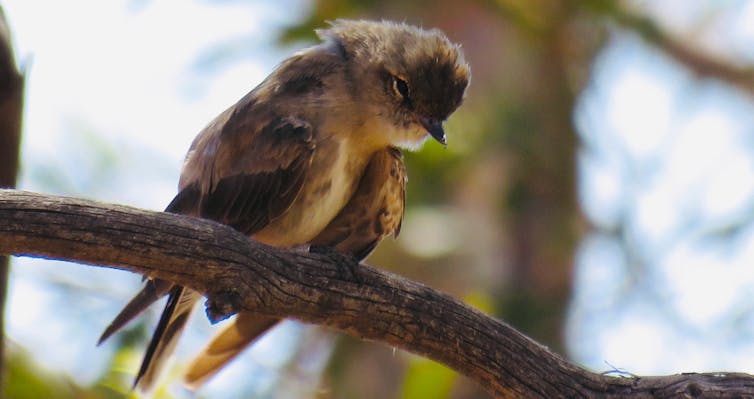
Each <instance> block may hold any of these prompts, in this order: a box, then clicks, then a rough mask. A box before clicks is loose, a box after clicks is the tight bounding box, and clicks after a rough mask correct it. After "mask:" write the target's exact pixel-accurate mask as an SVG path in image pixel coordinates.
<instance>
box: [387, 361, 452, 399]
mask: <svg viewBox="0 0 754 399" xmlns="http://www.w3.org/2000/svg"><path fill="white" fill-rule="evenodd" d="M457 378H458V374H457V373H456V372H455V371H453V370H451V369H449V368H447V367H445V366H443V365H442V364H440V363H437V362H433V361H431V360H427V359H424V358H419V357H414V358H412V360H411V361H410V364H409V366H408V369H407V370H406V375H405V379H404V380H403V389H402V391H401V397H403V398H406V399H411V398H447V397H450V393H451V391H452V390H453V386H454V383H455V381H456V379H457Z"/></svg>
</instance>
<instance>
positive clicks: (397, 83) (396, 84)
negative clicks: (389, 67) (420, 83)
mask: <svg viewBox="0 0 754 399" xmlns="http://www.w3.org/2000/svg"><path fill="white" fill-rule="evenodd" d="M393 90H394V91H395V94H396V95H399V96H401V97H402V98H403V99H404V100H405V99H408V84H406V81H405V80H403V79H401V78H399V77H397V76H393Z"/></svg>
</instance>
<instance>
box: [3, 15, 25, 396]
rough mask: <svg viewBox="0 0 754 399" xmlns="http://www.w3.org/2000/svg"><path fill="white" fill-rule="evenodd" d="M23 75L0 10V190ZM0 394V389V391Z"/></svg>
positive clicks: (14, 151)
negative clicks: (17, 64) (17, 65)
mask: <svg viewBox="0 0 754 399" xmlns="http://www.w3.org/2000/svg"><path fill="white" fill-rule="evenodd" d="M23 83H24V78H23V75H21V73H20V72H19V71H18V69H17V68H16V61H15V57H14V56H13V46H12V45H11V39H10V31H9V29H8V24H7V21H6V19H5V13H4V12H3V9H2V7H0V187H15V186H16V176H17V175H18V159H19V144H20V142H21V114H22V111H23V92H24V84H23ZM9 267H10V259H9V258H8V257H7V256H0V387H2V386H4V382H5V378H4V376H5V367H4V366H5V317H3V314H4V312H5V301H6V296H7V290H8V271H9ZM0 392H1V390H0Z"/></svg>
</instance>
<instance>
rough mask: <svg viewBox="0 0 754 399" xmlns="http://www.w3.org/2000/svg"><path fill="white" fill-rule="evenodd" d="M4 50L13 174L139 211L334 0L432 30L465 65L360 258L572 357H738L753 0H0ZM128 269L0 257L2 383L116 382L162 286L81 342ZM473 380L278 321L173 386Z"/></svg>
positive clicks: (101, 390)
mask: <svg viewBox="0 0 754 399" xmlns="http://www.w3.org/2000/svg"><path fill="white" fill-rule="evenodd" d="M0 4H2V6H3V7H4V8H5V11H6V14H7V18H8V20H9V24H10V27H11V30H12V33H13V35H14V44H15V46H16V50H17V58H18V60H19V62H20V64H21V65H22V67H23V69H24V70H25V73H26V76H27V80H26V93H25V95H26V97H25V113H24V118H25V119H24V131H23V142H22V153H21V156H22V159H21V175H20V184H19V187H20V188H22V189H26V190H34V191H40V192H45V193H53V194H65V195H71V196H78V197H86V198H91V199H96V200H102V201H108V202H117V203H123V204H129V205H134V206H138V207H144V208H148V209H154V210H160V209H162V208H164V206H165V205H166V204H167V203H168V202H169V201H170V199H171V198H172V196H173V195H174V194H175V187H176V184H177V180H178V174H179V170H180V166H181V160H182V157H183V155H184V153H185V151H186V149H187V148H188V146H189V144H190V142H191V140H192V139H193V137H194V136H195V134H196V133H198V132H199V130H201V128H202V127H203V126H204V125H205V124H206V123H207V122H208V121H210V120H211V119H212V118H213V117H214V116H215V115H216V114H218V113H220V112H221V111H222V110H224V109H225V108H226V107H228V106H230V105H232V104H233V103H234V102H235V101H236V100H237V99H238V98H240V97H241V96H242V95H243V94H245V93H246V92H248V91H249V90H251V89H252V88H253V87H254V86H255V85H256V84H257V83H259V82H260V81H261V80H262V79H263V78H264V77H265V76H266V75H267V74H268V73H269V72H270V71H271V70H272V69H273V68H274V67H275V65H276V64H277V63H278V62H280V61H281V60H282V59H284V58H285V57H286V56H287V55H290V54H291V53H292V52H294V51H297V50H299V49H301V48H304V47H306V46H308V45H311V44H312V43H315V42H316V38H315V36H314V34H313V32H312V29H313V28H316V27H322V26H324V25H325V21H326V20H331V19H335V18H372V19H391V20H398V21H405V22H408V23H412V24H417V25H421V26H424V27H428V28H429V27H437V28H440V29H442V30H443V31H444V32H446V33H447V35H448V36H449V37H450V38H451V40H453V41H455V42H458V43H461V44H462V45H463V49H464V51H465V53H466V57H467V60H468V62H469V63H470V65H471V68H472V71H473V78H472V83H471V87H470V90H469V91H468V93H467V100H466V102H465V104H464V105H463V106H462V107H461V108H460V109H459V110H458V111H457V112H456V113H455V114H454V115H453V117H452V118H451V119H450V121H449V123H448V125H447V131H448V142H449V145H448V147H447V148H442V147H441V146H440V145H437V144H436V143H431V142H430V143H428V144H427V145H426V146H425V148H424V149H423V150H422V151H420V152H417V153H412V154H407V155H406V159H407V163H408V169H409V185H408V208H407V210H406V216H405V220H404V223H403V230H402V233H401V236H400V237H399V238H398V240H396V241H392V240H388V241H386V242H384V243H383V244H382V245H381V246H380V247H379V248H378V250H377V252H375V254H373V255H372V257H371V258H370V259H369V260H368V263H370V264H373V265H376V266H380V267H383V268H386V269H390V270H393V271H395V272H398V273H400V274H402V275H404V276H407V277H409V278H411V279H415V280H418V281H422V282H424V283H426V284H428V285H430V286H432V287H434V288H436V289H438V290H442V291H444V292H447V293H450V294H451V295H453V296H456V297H458V298H461V299H463V300H464V301H466V302H467V303H470V304H472V305H474V306H476V307H478V308H480V309H482V310H484V311H485V312H487V313H489V314H492V315H494V316H495V317H499V318H501V319H504V320H506V321H507V322H509V323H510V324H512V325H513V326H514V327H516V328H517V329H519V330H521V331H523V332H524V333H526V334H527V335H529V336H531V337H532V338H534V339H536V340H538V341H539V342H541V343H543V344H545V345H547V346H549V347H550V348H552V349H553V350H555V351H557V352H559V353H561V354H563V355H565V356H567V357H568V358H570V359H571V360H573V361H574V362H576V363H578V364H580V365H582V366H584V367H587V368H589V369H592V370H595V371H600V372H602V371H610V372H614V373H619V372H627V373H633V374H644V375H648V374H668V373H677V372H684V371H723V370H724V371H741V372H748V373H754V360H752V359H754V224H753V223H752V221H753V218H754V102H752V100H753V99H754V97H753V96H754V50H753V49H754V1H744V0H717V1H715V0H694V1H687V0H684V1H681V0H664V1H648V0H645V1H611V0H582V1H566V0H562V1H559V0H532V1H515V0H497V1H490V0H485V1H483V0H475V1H450V0H439V1H413V2H405V1H397V0H389V1H368V0H363V1H349V0H332V1H313V0H312V1H306V0H278V1H276V2H263V1H240V0H183V1H178V0H162V1H151V0H113V1H107V2H102V1H95V0H68V1H65V2H59V1H52V0H47V1H43V0H2V2H0ZM139 286H140V276H137V275H134V274H131V273H126V272H121V271H114V270H108V269H99V268H92V267H83V266H78V265H75V264H67V263H61V262H51V261H45V260H37V259H28V258H16V259H14V260H13V263H12V269H11V278H10V282H9V303H8V304H7V307H6V309H5V320H6V323H7V326H6V329H7V331H6V334H7V336H8V341H9V342H8V357H9V362H10V363H9V366H8V378H7V387H6V392H5V394H6V397H9V398H38V397H54V398H124V397H136V395H135V394H134V393H132V392H130V389H129V387H130V384H131V381H132V378H133V375H134V373H135V370H136V368H137V367H138V363H139V361H140V359H141V355H142V354H143V350H144V348H145V345H146V342H147V340H148V338H149V336H150V335H151V329H152V328H153V326H154V325H155V323H156V319H157V317H158V314H159V311H160V310H161V307H160V306H155V307H154V309H153V310H152V312H150V313H149V314H147V316H146V317H144V318H142V319H139V321H138V322H136V323H134V324H132V325H130V326H129V329H128V330H127V331H126V332H125V333H122V334H120V335H118V336H116V337H114V339H111V340H110V341H109V342H107V343H105V344H104V345H102V346H101V347H95V343H96V342H97V338H98V337H99V334H100V332H101V331H102V329H103V328H104V327H105V326H106V325H107V323H109V321H110V320H111V318H112V317H113V316H114V315H115V314H116V313H117V312H118V310H119V309H120V307H121V306H122V305H123V304H124V303H125V301H126V300H127V299H129V298H130V296H131V295H132V294H133V293H134V292H135V291H136V290H137V289H138V288H139ZM189 330H190V331H189V333H188V334H187V335H186V336H185V337H184V339H183V340H182V341H181V344H180V347H179V349H178V353H177V361H176V362H174V366H172V367H171V369H170V370H169V372H168V373H167V374H168V375H167V376H166V378H165V382H164V384H162V386H160V388H159V389H158V391H157V392H156V396H157V397H159V398H187V397H194V395H195V397H199V398H218V397H222V398H308V397H317V398H484V397H487V396H486V395H485V394H484V393H483V392H482V391H481V390H479V389H478V388H477V387H474V386H473V385H472V384H470V383H469V382H468V381H467V380H465V379H464V378H463V377H460V376H458V375H456V374H454V373H453V372H452V371H450V370H448V369H447V368H445V367H443V366H440V365H438V364H436V363H433V362H430V361H428V360H425V359H422V358H418V357H416V356H412V355H410V354H407V353H404V352H401V351H395V350H393V348H390V347H387V346H385V345H381V344H376V343H365V342H360V341H358V340H355V339H352V338H349V337H345V336H341V335H338V334H335V333H333V332H331V331H328V330H326V329H322V328H313V327H308V326H303V325H301V324H298V323H294V322H288V323H286V324H285V325H284V326H282V327H280V328H278V329H277V330H275V331H274V332H273V333H271V334H269V335H268V336H267V337H266V338H265V339H264V340H263V341H262V342H260V343H259V344H258V345H256V346H255V347H254V348H253V349H252V350H249V351H247V352H246V353H244V354H243V356H241V358H240V359H238V360H237V361H236V362H234V363H233V364H232V365H231V366H230V367H228V368H227V369H226V370H225V371H223V372H222V373H221V374H220V375H218V376H217V378H215V379H214V380H212V381H211V382H210V383H209V384H208V385H207V386H206V387H205V388H203V389H202V390H200V391H199V392H198V393H196V394H191V393H189V392H188V391H186V390H184V389H183V388H182V387H181V385H180V383H179V378H178V377H179V376H180V372H181V365H182V364H183V363H185V362H186V361H187V360H188V359H190V358H191V356H192V355H193V354H194V353H196V352H197V351H198V350H199V348H200V347H201V346H202V345H203V344H204V341H205V340H206V339H207V337H208V336H209V335H210V334H211V333H212V330H213V329H212V327H211V326H210V325H209V323H208V322H207V321H206V318H205V317H204V314H203V309H198V310H197V313H196V315H195V317H194V319H193V320H192V323H191V324H190V328H189Z"/></svg>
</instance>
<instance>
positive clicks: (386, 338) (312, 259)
mask: <svg viewBox="0 0 754 399" xmlns="http://www.w3.org/2000/svg"><path fill="white" fill-rule="evenodd" d="M0 254H4V255H11V254H12V255H25V256H40V257H45V258H51V259H64V260H70V261H76V262H81V263H85V264H91V265H102V266H108V267H114V268H119V269H125V270H131V271H134V272H138V273H144V274H147V275H150V276H154V277H159V278H164V279H168V280H171V281H175V282H176V283H179V284H182V285H186V286H188V287H191V288H193V289H196V290H198V291H200V292H202V293H204V294H205V295H206V296H207V297H208V298H209V300H208V311H207V312H208V315H209V316H210V318H211V319H215V320H217V319H221V318H223V317H227V316H228V315H230V314H231V313H233V312H235V311H238V310H239V309H244V310H247V311H255V312H259V313H262V314H265V315H271V316H279V317H293V318H296V319H299V320H301V321H304V322H308V323H316V324H323V325H328V326H331V327H333V328H336V329H338V330H340V331H342V332H344V333H347V334H351V335H353V336H356V337H360V338H362V339H369V340H376V341H381V342H384V343H386V344H388V345H391V346H394V347H397V348H401V349H405V350H407V351H410V352H413V353H416V354H419V355H423V356H426V357H428V358H431V359H434V360H436V361H439V362H442V363H445V364H447V365H448V366H449V367H452V368H453V369H455V370H457V371H458V372H460V373H462V374H465V375H466V376H468V377H469V378H471V379H472V380H473V381H475V382H476V383H478V384H480V385H481V386H482V387H484V388H485V389H486V390H487V391H488V392H489V393H490V394H492V395H493V396H495V397H499V398H742V397H754V376H751V375H747V374H741V373H715V374H679V375H672V376H660V377H613V376H606V375H602V374H596V373H591V372H589V371H587V370H584V369H582V368H580V367H578V366H576V365H573V364H570V363H568V362H567V361H566V360H564V359H563V358H561V357H560V356H558V355H557V354H554V353H552V352H550V351H549V350H548V349H547V348H545V347H544V346H542V345H539V344H537V343H536V342H534V341H532V340H530V339H529V338H527V337H526V336H524V335H522V334H520V333H519V332H517V331H516V330H515V329H513V328H512V327H510V326H508V325H507V324H505V323H504V322H501V321H499V320H495V319H493V318H491V317H489V316H486V315H484V314H483V313H481V312H479V311H477V310H475V309H473V308H471V307H469V306H467V305H465V304H463V303H461V302H460V301H458V300H456V299H454V298H451V297H449V296H447V295H444V294H442V293H439V292H437V291H435V290H433V289H431V288H429V287H427V286H424V285H422V284H420V283H416V282H413V281H410V280H407V279H405V278H402V277H400V276H397V275H395V274H391V273H388V272H385V271H381V270H379V269H376V268H373V267H371V266H368V265H364V264H359V263H357V262H355V261H354V260H353V259H351V258H349V257H346V256H343V255H339V254H337V253H334V252H331V251H327V250H317V251H304V250H281V249H276V248H272V247H268V246H265V245H262V244H259V243H256V242H253V241H251V240H249V239H247V238H246V237H245V236H243V235H242V234H240V233H238V232H236V231H234V230H233V229H231V228H230V227H227V226H224V225H220V224H217V223H214V222H212V221H208V220H202V219H196V218H192V217H187V216H179V215H171V214H166V213H161V212H152V211H145V210H140V209H136V208H131V207H127V206H120V205H110V204H103V203H97V202H93V201H88V200H81V199H75V198H65V197H57V196H49V195H42V194H34V193H29V192H22V191H15V190H0Z"/></svg>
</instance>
